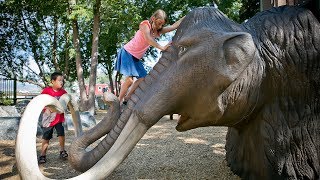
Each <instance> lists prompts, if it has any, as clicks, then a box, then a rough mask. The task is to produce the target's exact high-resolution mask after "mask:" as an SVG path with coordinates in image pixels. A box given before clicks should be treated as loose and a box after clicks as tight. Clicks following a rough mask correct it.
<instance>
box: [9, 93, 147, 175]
mask: <svg viewBox="0 0 320 180" xmlns="http://www.w3.org/2000/svg"><path fill="white" fill-rule="evenodd" d="M45 106H52V107H53V108H55V109H56V110H57V111H58V112H60V113H62V112H63V106H62V105H61V104H60V103H59V101H57V100H56V99H55V98H54V97H52V96H49V95H46V94H42V95H39V96H37V97H35V98H34V99H33V100H32V101H30V103H29V104H28V106H27V107H26V110H25V113H24V114H23V116H22V118H21V121H20V125H19V130H18V134H17V140H16V152H15V154H16V161H17V167H18V170H19V174H20V177H21V179H32V180H33V179H50V178H47V177H45V176H44V175H43V174H42V173H41V171H40V169H39V167H38V162H37V154H36V152H37V151H36V130H37V123H38V118H39V115H40V113H41V111H42V109H43V108H44V107H45ZM147 130H148V127H146V126H145V125H144V124H143V123H140V122H139V118H138V117H137V115H135V113H133V114H131V116H130V118H129V120H128V122H127V124H126V125H125V127H124V128H123V130H122V132H121V133H120V135H119V137H118V139H117V140H116V142H115V144H114V145H113V146H112V147H111V149H110V150H109V151H108V152H107V153H106V154H105V155H104V156H103V157H102V158H101V159H100V160H99V161H98V162H97V163H96V164H95V165H94V166H93V167H91V168H90V169H89V170H88V171H86V172H84V173H83V174H81V175H79V176H76V177H73V178H71V179H77V180H78V179H105V178H106V177H107V176H109V175H110V174H111V173H112V172H113V171H114V169H115V168H117V166H118V165H119V164H120V163H121V162H122V161H123V160H124V159H125V158H126V157H127V156H128V154H129V153H130V152H131V151H132V149H133V148H134V147H135V145H136V144H137V143H138V141H139V140H140V139H141V138H142V137H143V135H144V134H145V133H146V132H147Z"/></svg>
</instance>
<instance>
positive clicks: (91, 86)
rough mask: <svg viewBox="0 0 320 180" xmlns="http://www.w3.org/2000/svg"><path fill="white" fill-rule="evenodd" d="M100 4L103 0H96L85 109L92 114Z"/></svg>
mask: <svg viewBox="0 0 320 180" xmlns="http://www.w3.org/2000/svg"><path fill="white" fill-rule="evenodd" d="M100 6H101V0H96V4H95V6H94V9H93V13H94V20H93V29H92V34H93V35H92V49H91V69H90V70H91V71H90V77H89V97H88V100H87V101H88V102H87V103H86V107H85V109H86V110H87V111H89V112H90V113H91V114H92V115H93V114H94V105H95V87H96V79H97V67H98V46H99V32H100Z"/></svg>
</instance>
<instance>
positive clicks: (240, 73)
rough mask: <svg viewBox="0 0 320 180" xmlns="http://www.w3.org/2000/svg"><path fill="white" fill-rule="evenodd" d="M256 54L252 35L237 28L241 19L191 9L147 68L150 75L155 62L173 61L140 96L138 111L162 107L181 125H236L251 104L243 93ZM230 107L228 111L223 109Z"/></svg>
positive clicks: (209, 10)
mask: <svg viewBox="0 0 320 180" xmlns="http://www.w3.org/2000/svg"><path fill="white" fill-rule="evenodd" d="M208 13H209V15H208ZM256 58H258V53H257V49H256V47H255V44H254V42H253V39H252V37H251V35H250V34H248V33H246V32H244V31H241V29H240V27H239V25H237V24H236V23H234V22H232V21H230V20H229V19H228V18H226V17H225V16H224V15H223V14H222V13H221V12H220V11H218V10H217V11H212V9H209V8H208V9H205V8H204V9H199V10H196V11H193V12H192V13H190V14H189V15H188V16H186V18H185V19H184V20H183V22H182V23H181V25H180V27H179V29H178V30H177V32H176V35H175V36H174V38H173V43H172V46H171V47H170V48H169V49H168V51H166V52H164V53H163V56H162V57H161V59H160V60H159V63H158V64H157V65H156V66H155V67H154V70H153V71H151V73H150V74H151V75H152V74H153V73H154V71H158V69H160V68H159V67H158V66H161V64H166V62H167V61H170V62H171V64H170V65H169V66H168V67H166V68H165V70H164V71H163V72H162V73H159V77H158V78H156V80H155V82H153V83H154V84H153V86H152V87H151V91H150V92H152V93H150V94H147V95H145V96H144V98H142V101H141V102H144V105H142V104H141V108H142V109H143V110H142V111H143V112H144V114H149V113H150V112H159V111H160V112H162V114H160V115H159V117H160V116H161V115H163V114H170V113H177V114H180V115H181V118H180V120H179V122H178V126H177V130H179V131H185V130H188V129H192V128H197V127H201V126H209V125H227V126H231V125H234V124H236V122H237V121H239V119H241V117H243V116H245V114H246V113H247V112H248V109H249V108H250V107H251V105H250V103H251V102H250V103H249V104H248V102H247V97H246V96H247V91H248V87H247V86H249V85H251V86H252V83H254V82H253V79H254V77H253V76H250V75H251V74H253V72H251V71H253V70H252V67H251V64H254V63H256V62H255V59H256ZM248 75H249V77H248ZM250 98H256V97H250ZM250 98H249V99H250ZM230 111H232V112H233V113H232V114H233V116H232V117H231V116H228V114H227V112H230ZM150 114H152V115H153V116H154V113H150ZM141 117H143V115H141ZM159 117H157V118H159ZM157 118H156V119H157Z"/></svg>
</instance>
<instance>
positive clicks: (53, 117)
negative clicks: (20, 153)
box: [38, 72, 68, 164]
mask: <svg viewBox="0 0 320 180" xmlns="http://www.w3.org/2000/svg"><path fill="white" fill-rule="evenodd" d="M51 83H52V86H51V87H46V88H44V89H43V90H42V92H41V94H48V95H50V96H52V97H55V98H57V99H58V100H59V98H60V97H61V96H62V95H63V94H66V93H67V92H66V91H65V90H64V89H63V84H64V79H63V75H62V74H61V73H59V72H54V73H52V74H51ZM63 122H64V114H63V113H62V114H58V113H56V112H52V110H51V109H50V108H48V107H46V108H45V109H44V112H43V115H42V129H43V136H42V146H41V155H40V157H39V160H38V162H39V164H43V163H46V161H47V159H46V154H47V149H48V146H49V141H50V139H51V138H52V135H53V130H54V129H55V130H56V132H57V136H58V138H59V145H60V155H59V157H60V159H64V160H65V159H67V157H68V154H67V152H66V150H65V147H64V146H65V133H64V127H63V125H62V123H63Z"/></svg>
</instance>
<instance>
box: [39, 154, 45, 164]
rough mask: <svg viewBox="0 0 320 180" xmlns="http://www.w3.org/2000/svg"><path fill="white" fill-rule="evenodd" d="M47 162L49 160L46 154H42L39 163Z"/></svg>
mask: <svg viewBox="0 0 320 180" xmlns="http://www.w3.org/2000/svg"><path fill="white" fill-rule="evenodd" d="M46 162H47V159H46V156H40V157H39V160H38V163H39V164H43V163H46Z"/></svg>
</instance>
